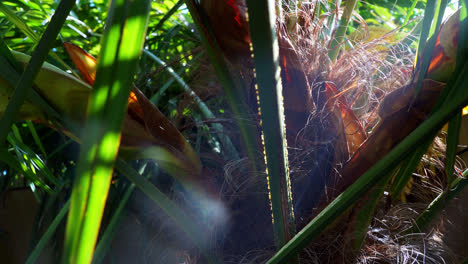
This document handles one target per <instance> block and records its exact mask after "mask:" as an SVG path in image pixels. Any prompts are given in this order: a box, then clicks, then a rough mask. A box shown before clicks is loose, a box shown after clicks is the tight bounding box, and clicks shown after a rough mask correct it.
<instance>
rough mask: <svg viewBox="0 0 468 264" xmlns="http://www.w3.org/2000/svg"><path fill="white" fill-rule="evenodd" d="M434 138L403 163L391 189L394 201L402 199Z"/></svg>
mask: <svg viewBox="0 0 468 264" xmlns="http://www.w3.org/2000/svg"><path fill="white" fill-rule="evenodd" d="M433 138H434V137H430V140H427V141H426V142H424V143H423V144H421V146H419V147H418V148H417V149H416V150H415V151H413V153H412V154H411V157H409V158H408V159H406V160H405V161H404V162H403V164H402V166H401V168H400V171H399V172H398V174H397V175H396V176H395V179H394V181H393V184H392V187H391V191H390V194H391V196H392V200H393V201H396V200H397V199H398V198H400V196H401V193H402V191H403V189H404V188H405V186H407V184H408V182H409V180H410V179H411V176H412V175H413V172H414V171H415V170H416V168H417V166H418V165H419V162H420V161H421V158H422V156H423V155H424V153H426V150H427V148H428V147H429V145H430V144H431V143H432V140H433Z"/></svg>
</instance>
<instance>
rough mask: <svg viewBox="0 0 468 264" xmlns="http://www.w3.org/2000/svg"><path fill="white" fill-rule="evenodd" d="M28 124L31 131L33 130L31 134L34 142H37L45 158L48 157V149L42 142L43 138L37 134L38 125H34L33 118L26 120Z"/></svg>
mask: <svg viewBox="0 0 468 264" xmlns="http://www.w3.org/2000/svg"><path fill="white" fill-rule="evenodd" d="M26 125H27V126H28V129H29V132H31V136H32V137H33V139H34V142H35V143H36V145H37V146H38V147H39V149H40V150H41V153H42V155H44V158H46V159H47V153H46V151H45V149H44V146H43V145H42V142H41V139H40V138H39V135H38V134H37V131H36V127H35V126H34V124H33V123H32V121H31V120H26Z"/></svg>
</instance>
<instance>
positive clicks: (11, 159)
mask: <svg viewBox="0 0 468 264" xmlns="http://www.w3.org/2000/svg"><path fill="white" fill-rule="evenodd" d="M0 161H2V162H4V163H6V164H8V166H9V167H10V168H12V169H14V170H15V171H17V172H20V173H22V174H23V175H24V176H25V177H26V178H27V179H28V180H29V181H31V182H32V183H34V185H36V186H37V187H39V188H40V189H42V190H44V191H46V192H48V193H50V194H53V193H54V191H53V190H52V189H51V188H50V187H49V186H48V185H47V184H46V183H45V182H44V181H43V180H42V179H41V178H39V177H37V175H36V174H35V173H33V172H32V171H31V169H30V168H29V167H28V166H27V165H26V164H24V163H21V162H20V161H18V158H17V157H15V156H13V155H12V154H11V153H9V152H8V151H7V150H0Z"/></svg>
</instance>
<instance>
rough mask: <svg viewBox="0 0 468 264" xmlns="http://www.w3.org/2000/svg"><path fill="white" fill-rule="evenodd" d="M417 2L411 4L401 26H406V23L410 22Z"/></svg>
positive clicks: (417, 0) (414, 0)
mask: <svg viewBox="0 0 468 264" xmlns="http://www.w3.org/2000/svg"><path fill="white" fill-rule="evenodd" d="M418 2H419V0H413V4H412V5H411V7H410V8H409V9H408V10H407V12H408V14H407V15H406V17H405V21H404V22H403V24H402V25H403V26H406V24H407V23H408V21H409V20H410V18H411V17H412V16H413V13H414V8H415V7H416V5H417V4H418ZM402 28H403V27H402Z"/></svg>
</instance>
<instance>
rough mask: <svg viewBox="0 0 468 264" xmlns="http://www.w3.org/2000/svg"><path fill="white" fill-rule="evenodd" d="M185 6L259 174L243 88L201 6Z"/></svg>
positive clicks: (188, 0)
mask: <svg viewBox="0 0 468 264" xmlns="http://www.w3.org/2000/svg"><path fill="white" fill-rule="evenodd" d="M185 4H186V5H187V8H188V9H189V11H190V15H191V16H192V18H193V22H194V23H195V25H196V27H197V29H198V32H199V33H200V37H201V40H202V43H203V45H204V46H205V48H206V50H207V53H208V56H209V57H210V61H211V63H212V64H213V68H214V69H215V71H216V76H217V77H218V79H219V81H220V82H221V85H222V86H223V89H224V92H225V94H226V98H227V100H228V101H229V104H230V105H231V109H232V111H233V113H234V118H235V119H236V122H237V125H238V126H239V130H240V133H241V136H242V140H243V142H244V144H245V148H246V150H247V155H248V156H249V158H250V160H251V161H252V166H253V168H252V169H253V171H254V172H257V169H258V166H257V165H256V162H255V160H256V159H255V157H256V156H257V155H256V153H257V151H256V149H257V142H256V140H255V137H254V136H253V135H255V134H256V133H257V131H256V130H255V129H254V126H252V125H251V124H249V123H248V120H250V116H249V114H248V112H247V109H248V107H247V106H246V105H245V104H244V102H243V101H242V96H241V92H240V91H242V88H241V87H237V86H236V83H235V82H234V80H233V78H232V76H231V74H230V72H229V69H228V66H227V64H226V61H225V59H224V56H223V53H222V52H221V49H220V47H219V45H218V43H217V42H216V39H215V37H214V34H213V32H212V30H211V28H210V27H209V23H208V22H207V19H206V17H204V16H203V15H202V13H201V12H200V11H199V8H200V7H199V5H198V4H197V3H196V1H195V0H185Z"/></svg>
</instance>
